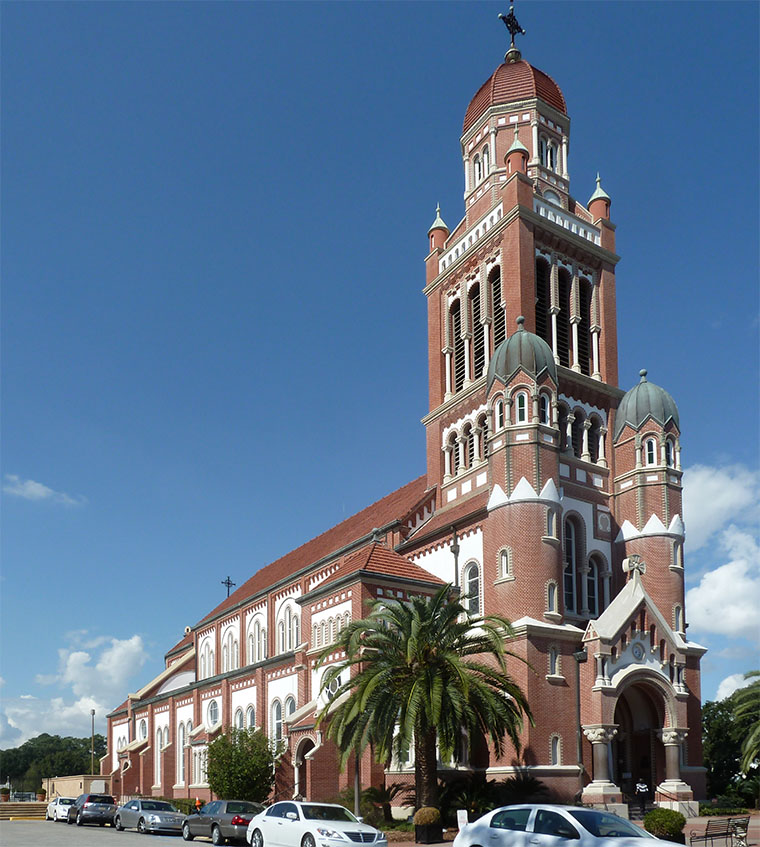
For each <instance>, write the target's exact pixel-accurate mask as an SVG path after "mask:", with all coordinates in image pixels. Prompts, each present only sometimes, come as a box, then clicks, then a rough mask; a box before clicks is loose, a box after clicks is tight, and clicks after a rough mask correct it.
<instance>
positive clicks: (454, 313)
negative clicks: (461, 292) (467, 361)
mask: <svg viewBox="0 0 760 847" xmlns="http://www.w3.org/2000/svg"><path fill="white" fill-rule="evenodd" d="M451 334H452V335H453V336H454V338H453V341H454V391H455V392H456V391H461V389H462V386H463V385H464V357H465V353H466V349H465V340H464V338H462V308H461V304H460V302H459V300H457V301H456V303H454V305H453V306H452V307H451Z"/></svg>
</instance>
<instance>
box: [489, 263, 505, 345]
mask: <svg viewBox="0 0 760 847" xmlns="http://www.w3.org/2000/svg"><path fill="white" fill-rule="evenodd" d="M491 309H492V312H493V349H494V350H496V348H497V347H498V346H499V345H500V344H501V342H502V341H504V339H505V338H506V337H507V319H506V316H505V314H504V309H503V308H502V306H501V270H500V268H494V269H493V271H491Z"/></svg>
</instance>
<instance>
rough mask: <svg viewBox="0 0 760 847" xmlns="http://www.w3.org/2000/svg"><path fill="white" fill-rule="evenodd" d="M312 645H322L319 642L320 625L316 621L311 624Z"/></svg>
mask: <svg viewBox="0 0 760 847" xmlns="http://www.w3.org/2000/svg"><path fill="white" fill-rule="evenodd" d="M311 646H312V647H321V646H322V645H321V644H320V643H319V627H318V626H317V624H316V623H313V624H312V625H311Z"/></svg>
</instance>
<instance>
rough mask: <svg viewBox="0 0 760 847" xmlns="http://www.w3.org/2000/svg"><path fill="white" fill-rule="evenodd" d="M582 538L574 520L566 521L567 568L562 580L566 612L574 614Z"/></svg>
mask: <svg viewBox="0 0 760 847" xmlns="http://www.w3.org/2000/svg"><path fill="white" fill-rule="evenodd" d="M579 549H580V538H579V532H578V527H577V526H576V525H575V523H574V522H573V521H572V520H569V519H568V520H566V521H565V551H564V552H565V567H564V572H563V578H562V587H563V593H564V601H565V610H566V611H568V612H574V611H575V610H576V607H575V575H576V573H577V572H578V563H579V561H580V556H579Z"/></svg>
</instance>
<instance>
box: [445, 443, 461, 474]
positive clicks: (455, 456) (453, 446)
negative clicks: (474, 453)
mask: <svg viewBox="0 0 760 847" xmlns="http://www.w3.org/2000/svg"><path fill="white" fill-rule="evenodd" d="M448 449H449V455H450V456H451V473H452V474H453V475H454V476H456V475H457V474H458V473H459V465H460V461H459V444H457V434H456V432H452V433H451V434H450V435H449V440H448Z"/></svg>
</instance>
